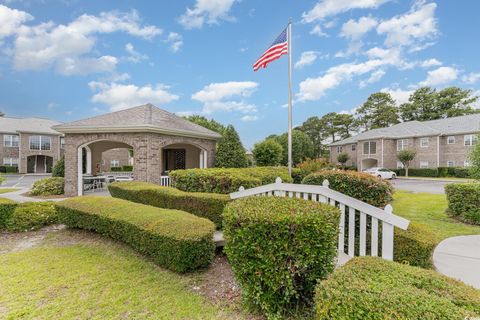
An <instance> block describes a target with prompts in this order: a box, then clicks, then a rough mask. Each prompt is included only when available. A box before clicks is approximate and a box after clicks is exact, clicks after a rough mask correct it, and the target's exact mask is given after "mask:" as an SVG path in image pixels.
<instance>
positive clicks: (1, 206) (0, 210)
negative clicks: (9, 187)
mask: <svg viewBox="0 0 480 320" xmlns="http://www.w3.org/2000/svg"><path fill="white" fill-rule="evenodd" d="M16 207H17V203H16V202H14V201H11V200H8V199H5V198H0V230H2V229H6V227H7V223H8V221H10V218H11V217H12V215H13V212H14V211H15V208H16Z"/></svg>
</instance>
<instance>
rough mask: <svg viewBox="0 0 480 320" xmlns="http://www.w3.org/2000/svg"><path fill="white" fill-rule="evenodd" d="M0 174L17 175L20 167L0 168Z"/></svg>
mask: <svg viewBox="0 0 480 320" xmlns="http://www.w3.org/2000/svg"><path fill="white" fill-rule="evenodd" d="M0 172H3V173H17V172H18V167H17V166H0Z"/></svg>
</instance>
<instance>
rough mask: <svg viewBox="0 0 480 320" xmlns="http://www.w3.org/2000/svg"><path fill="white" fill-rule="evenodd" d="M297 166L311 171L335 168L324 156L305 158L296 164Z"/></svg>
mask: <svg viewBox="0 0 480 320" xmlns="http://www.w3.org/2000/svg"><path fill="white" fill-rule="evenodd" d="M297 168H299V169H301V170H303V171H305V172H308V173H313V172H317V171H319V170H327V169H333V168H335V166H334V165H332V164H331V163H330V162H328V160H327V159H324V158H317V159H307V160H305V161H303V162H300V163H299V164H297Z"/></svg>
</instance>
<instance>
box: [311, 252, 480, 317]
mask: <svg viewBox="0 0 480 320" xmlns="http://www.w3.org/2000/svg"><path fill="white" fill-rule="evenodd" d="M315 306H316V307H315V311H316V314H315V319H316V320H323V319H350V320H356V319H358V320H385V319H392V320H393V319H425V320H433V319H445V320H450V319H452V320H453V319H473V318H475V317H479V316H480V293H479V291H477V290H475V289H474V288H472V287H470V286H467V285H465V284H463V283H461V282H460V281H456V280H453V279H451V278H448V277H446V276H443V275H441V274H439V273H437V272H435V271H432V270H424V269H420V268H416V267H411V266H407V265H403V264H399V263H396V262H391V261H386V260H383V259H381V258H374V257H358V258H354V259H352V260H351V261H349V262H348V263H347V264H346V265H345V266H343V267H342V268H339V269H337V270H336V271H335V272H334V273H333V274H332V275H330V277H329V278H328V279H326V280H323V281H321V282H319V283H318V285H317V289H316V295H315Z"/></svg>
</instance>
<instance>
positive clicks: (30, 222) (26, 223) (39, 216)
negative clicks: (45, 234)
mask: <svg viewBox="0 0 480 320" xmlns="http://www.w3.org/2000/svg"><path fill="white" fill-rule="evenodd" d="M55 223H58V216H57V213H56V210H55V205H54V203H53V202H25V203H20V204H18V205H17V206H16V208H15V210H14V211H13V214H12V215H11V216H10V219H9V220H8V221H7V223H6V229H7V230H8V231H14V232H19V231H32V230H38V229H40V228H41V227H44V226H47V225H51V224H55Z"/></svg>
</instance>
